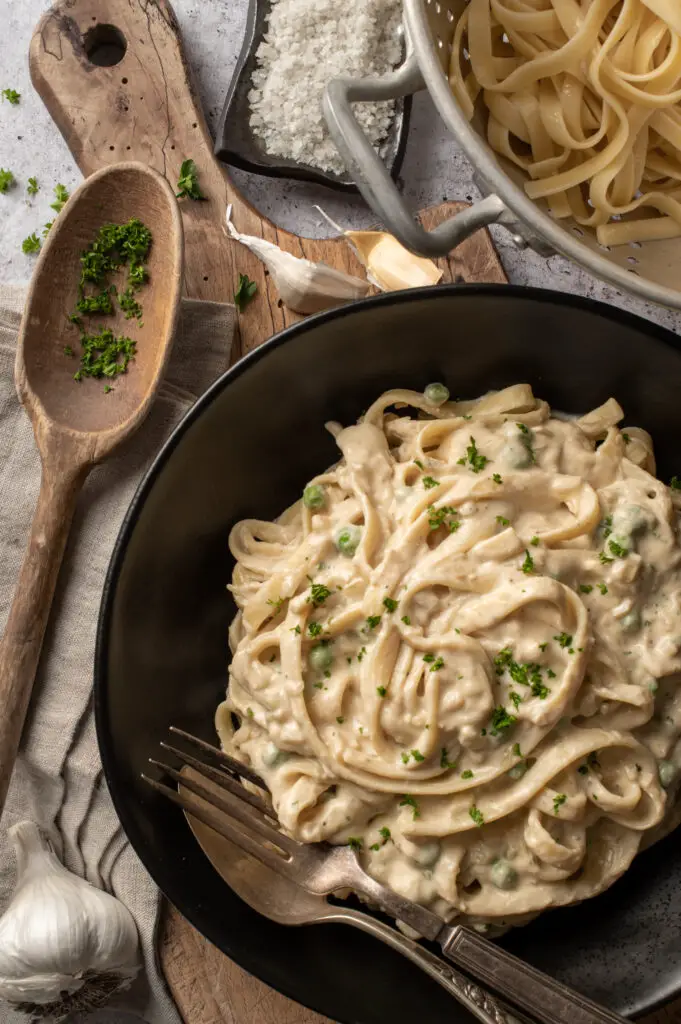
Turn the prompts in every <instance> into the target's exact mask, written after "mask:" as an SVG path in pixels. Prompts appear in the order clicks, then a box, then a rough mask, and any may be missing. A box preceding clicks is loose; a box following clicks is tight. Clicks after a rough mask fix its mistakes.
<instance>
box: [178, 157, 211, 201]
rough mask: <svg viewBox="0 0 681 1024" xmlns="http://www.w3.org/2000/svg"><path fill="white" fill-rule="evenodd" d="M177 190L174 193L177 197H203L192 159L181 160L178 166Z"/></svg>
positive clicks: (197, 173)
mask: <svg viewBox="0 0 681 1024" xmlns="http://www.w3.org/2000/svg"><path fill="white" fill-rule="evenodd" d="M177 189H178V191H177V192H176V193H175V195H176V197H177V198H178V199H183V198H184V197H185V196H186V197H187V198H188V199H205V198H206V197H205V196H204V194H203V192H202V191H201V187H200V185H199V172H198V170H197V169H196V164H195V163H194V161H193V160H183V161H182V164H181V166H180V177H179V178H178V181H177Z"/></svg>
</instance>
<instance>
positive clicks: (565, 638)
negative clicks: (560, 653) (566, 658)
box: [553, 633, 572, 647]
mask: <svg viewBox="0 0 681 1024" xmlns="http://www.w3.org/2000/svg"><path fill="white" fill-rule="evenodd" d="M553 639H554V640H556V641H557V642H558V643H559V644H560V646H561V647H572V636H571V635H570V634H569V633H558V634H557V635H556V636H554V638H553Z"/></svg>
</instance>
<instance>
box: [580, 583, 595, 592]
mask: <svg viewBox="0 0 681 1024" xmlns="http://www.w3.org/2000/svg"><path fill="white" fill-rule="evenodd" d="M579 590H580V593H582V594H590V593H591V591H592V590H593V587H592V586H591V584H590V583H580V584H579Z"/></svg>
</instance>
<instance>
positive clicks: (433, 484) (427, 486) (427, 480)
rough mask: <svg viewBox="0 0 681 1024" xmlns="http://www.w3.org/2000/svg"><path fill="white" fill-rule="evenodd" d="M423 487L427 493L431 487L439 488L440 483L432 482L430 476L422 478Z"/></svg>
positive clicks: (437, 481)
mask: <svg viewBox="0 0 681 1024" xmlns="http://www.w3.org/2000/svg"><path fill="white" fill-rule="evenodd" d="M423 486H424V487H425V489H426V490H427V491H429V490H431V488H433V487H439V486H440V481H439V480H433V478H432V476H424V478H423Z"/></svg>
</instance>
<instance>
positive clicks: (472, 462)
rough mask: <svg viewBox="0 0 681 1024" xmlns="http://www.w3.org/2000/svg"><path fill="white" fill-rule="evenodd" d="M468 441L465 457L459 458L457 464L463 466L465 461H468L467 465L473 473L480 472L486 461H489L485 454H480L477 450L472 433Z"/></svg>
mask: <svg viewBox="0 0 681 1024" xmlns="http://www.w3.org/2000/svg"><path fill="white" fill-rule="evenodd" d="M470 441H471V443H470V444H469V445H468V447H467V448H466V458H465V459H459V460H458V461H459V464H460V465H462V466H465V465H466V461H468V465H469V467H470V468H471V469H472V471H473V472H474V473H481V472H482V470H483V469H484V468H485V466H486V465H487V463H488V462H489V459H488V458H487V456H486V455H481V454H480V452H479V451H478V446H477V444H476V443H475V438H474V437H473V436H472V435H471V439H470Z"/></svg>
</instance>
